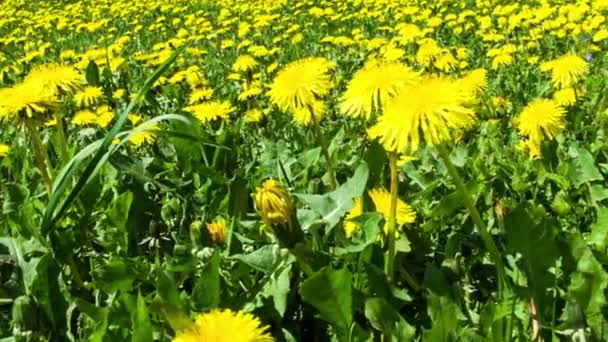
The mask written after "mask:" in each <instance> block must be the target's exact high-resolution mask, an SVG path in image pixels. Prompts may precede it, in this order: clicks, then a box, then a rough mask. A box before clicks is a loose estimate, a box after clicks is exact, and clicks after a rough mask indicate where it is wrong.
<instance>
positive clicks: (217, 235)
mask: <svg viewBox="0 0 608 342" xmlns="http://www.w3.org/2000/svg"><path fill="white" fill-rule="evenodd" d="M207 231H208V232H209V237H210V238H211V241H212V242H213V243H214V244H216V245H219V246H221V245H223V244H224V242H225V241H226V221H225V220H224V219H222V218H219V219H216V220H213V222H211V223H207Z"/></svg>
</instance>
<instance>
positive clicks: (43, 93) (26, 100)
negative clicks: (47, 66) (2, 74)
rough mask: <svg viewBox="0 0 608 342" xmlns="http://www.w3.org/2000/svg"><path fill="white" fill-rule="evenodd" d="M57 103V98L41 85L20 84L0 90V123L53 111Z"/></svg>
mask: <svg viewBox="0 0 608 342" xmlns="http://www.w3.org/2000/svg"><path fill="white" fill-rule="evenodd" d="M58 103H59V101H58V99H57V97H56V96H55V95H54V94H53V93H51V92H50V91H49V90H48V89H46V88H45V87H44V86H43V85H42V84H41V83H35V82H27V83H20V84H18V85H16V86H13V87H10V88H2V89H0V121H3V120H5V119H11V118H13V117H14V116H23V117H27V118H32V117H34V116H35V115H36V114H42V113H45V112H47V111H49V110H52V109H54V108H55V107H56V106H57V104H58Z"/></svg>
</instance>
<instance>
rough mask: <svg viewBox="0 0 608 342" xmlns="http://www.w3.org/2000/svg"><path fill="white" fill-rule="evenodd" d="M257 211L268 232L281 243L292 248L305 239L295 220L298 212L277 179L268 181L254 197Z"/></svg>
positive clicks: (258, 189)
mask: <svg viewBox="0 0 608 342" xmlns="http://www.w3.org/2000/svg"><path fill="white" fill-rule="evenodd" d="M253 199H254V202H255V209H256V211H257V212H258V214H259V215H260V217H261V218H262V220H263V221H264V223H265V225H266V228H267V230H268V231H269V232H270V233H271V234H273V235H274V236H275V237H276V238H277V239H278V240H279V243H281V244H282V245H284V246H285V247H288V248H289V247H292V246H293V245H295V244H296V243H297V242H299V241H301V240H302V238H303V233H302V231H301V229H300V226H299V225H298V223H297V220H296V219H295V216H296V210H295V207H294V204H293V201H292V200H291V197H290V196H289V193H288V192H287V189H286V188H285V186H284V185H283V184H281V183H279V182H278V181H277V180H275V179H268V180H266V181H265V182H264V183H263V184H262V186H261V187H259V188H257V190H256V192H255V194H254V195H253Z"/></svg>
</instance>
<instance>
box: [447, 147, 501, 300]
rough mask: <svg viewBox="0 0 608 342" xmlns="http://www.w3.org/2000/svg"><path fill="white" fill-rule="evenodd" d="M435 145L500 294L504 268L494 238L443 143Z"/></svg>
mask: <svg viewBox="0 0 608 342" xmlns="http://www.w3.org/2000/svg"><path fill="white" fill-rule="evenodd" d="M436 147H437V151H438V152H439V156H440V157H441V159H442V160H443V162H444V164H445V166H446V168H447V169H448V173H449V174H450V176H451V177H452V181H454V184H455V185H456V190H457V191H458V192H460V196H461V197H462V200H463V202H464V205H465V207H466V208H467V210H468V211H469V215H470V216H471V219H472V220H473V222H474V223H475V226H477V231H478V232H479V235H480V236H481V240H482V241H483V243H484V245H485V247H486V249H487V250H488V252H489V253H490V258H491V259H492V261H493V262H494V264H495V265H496V274H497V275H498V291H499V294H501V293H502V288H503V286H504V282H505V273H504V272H505V269H504V265H503V262H502V257H501V254H500V252H499V251H498V248H497V247H496V244H495V243H494V240H492V236H491V235H490V233H489V232H488V228H487V227H486V225H485V223H484V222H483V220H482V219H481V215H480V214H479V211H477V208H475V203H474V202H473V199H472V198H471V194H470V193H469V191H468V190H467V188H466V186H465V185H464V181H463V180H462V178H461V177H460V175H459V174H458V171H457V170H456V167H455V166H454V164H452V161H451V160H450V155H449V153H448V151H447V150H446V149H445V147H444V146H443V145H437V146H436Z"/></svg>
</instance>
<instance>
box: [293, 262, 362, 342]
mask: <svg viewBox="0 0 608 342" xmlns="http://www.w3.org/2000/svg"><path fill="white" fill-rule="evenodd" d="M300 294H301V295H302V299H303V300H304V301H305V302H307V303H309V304H310V305H312V306H314V307H315V308H316V309H317V310H318V311H319V313H320V315H321V317H322V318H323V319H324V320H326V321H328V322H329V323H331V324H332V325H333V326H334V328H335V329H336V330H338V331H339V332H340V333H341V334H342V335H346V334H347V333H348V331H349V329H350V326H351V324H352V322H353V313H352V274H351V273H350V271H349V270H348V269H341V270H334V269H332V268H330V267H325V268H323V269H321V270H320V271H318V272H316V273H315V274H313V275H312V276H311V277H310V278H308V279H306V280H305V281H303V282H302V283H301V285H300Z"/></svg>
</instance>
